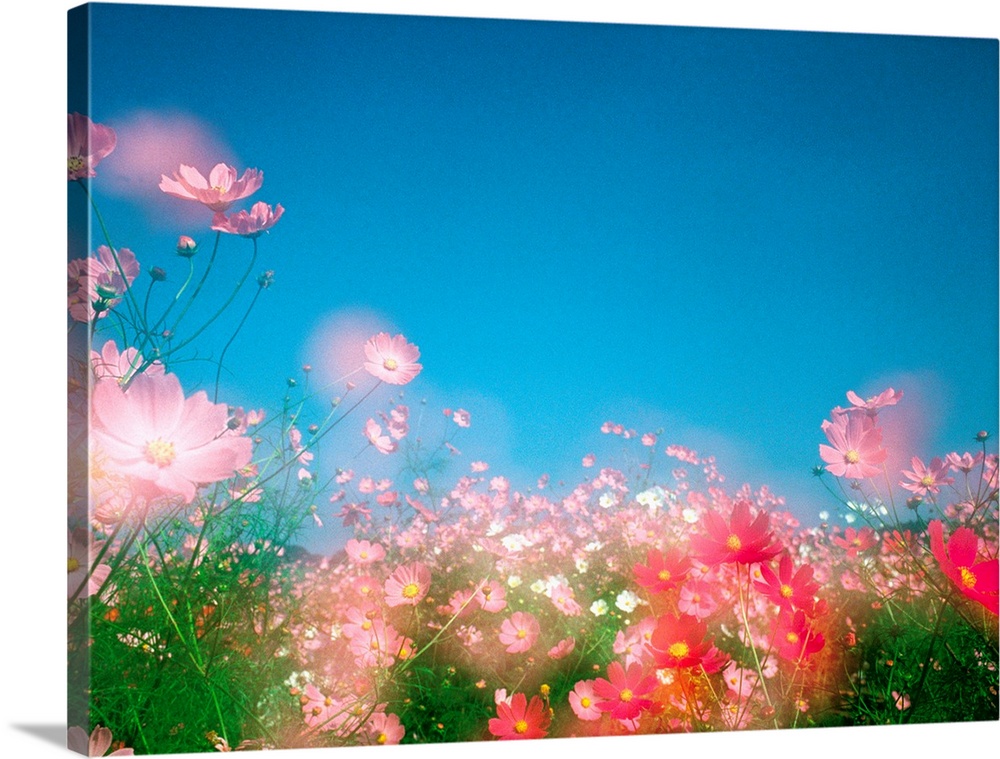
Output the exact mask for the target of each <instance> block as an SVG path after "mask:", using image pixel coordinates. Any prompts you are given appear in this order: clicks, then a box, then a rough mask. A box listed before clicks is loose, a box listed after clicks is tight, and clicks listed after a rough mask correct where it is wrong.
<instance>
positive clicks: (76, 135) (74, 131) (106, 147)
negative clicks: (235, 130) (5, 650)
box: [66, 113, 118, 732]
mask: <svg viewBox="0 0 1000 759" xmlns="http://www.w3.org/2000/svg"><path fill="white" fill-rule="evenodd" d="M67 126H68V132H69V135H68V137H69V139H68V150H67V161H66V164H67V169H68V179H69V180H70V181H72V180H74V179H83V178H84V177H92V176H95V174H94V167H95V166H97V164H99V163H100V162H101V161H102V160H103V159H104V158H107V157H108V155H110V154H111V151H113V150H114V149H115V144H116V143H117V141H118V138H117V136H116V135H115V130H114V129H112V128H111V127H109V126H105V125H104V124H95V123H94V122H92V121H91V120H90V119H89V118H87V117H86V116H84V115H82V114H79V113H70V114H68V115H67ZM95 732H96V731H95Z"/></svg>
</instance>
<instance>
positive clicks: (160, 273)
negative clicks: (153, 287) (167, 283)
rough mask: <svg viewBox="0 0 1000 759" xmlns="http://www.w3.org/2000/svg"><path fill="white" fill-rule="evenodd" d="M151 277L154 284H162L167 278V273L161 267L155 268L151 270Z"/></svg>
mask: <svg viewBox="0 0 1000 759" xmlns="http://www.w3.org/2000/svg"><path fill="white" fill-rule="evenodd" d="M149 276H150V277H152V279H153V281H154V282H162V281H163V280H165V279H166V278H167V273H166V272H165V271H164V270H163V269H161V268H160V267H159V266H154V267H153V268H152V269H150V270H149Z"/></svg>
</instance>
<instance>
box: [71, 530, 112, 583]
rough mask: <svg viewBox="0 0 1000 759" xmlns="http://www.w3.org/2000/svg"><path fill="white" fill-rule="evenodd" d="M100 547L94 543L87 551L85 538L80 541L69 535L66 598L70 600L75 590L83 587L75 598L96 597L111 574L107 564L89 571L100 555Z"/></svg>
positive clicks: (82, 537) (99, 565)
mask: <svg viewBox="0 0 1000 759" xmlns="http://www.w3.org/2000/svg"><path fill="white" fill-rule="evenodd" d="M100 549H101V545H100V544H98V543H95V544H93V545H91V546H90V547H89V549H88V545H87V539H86V536H85V535H84V536H81V538H80V539H77V538H75V537H74V536H73V535H72V534H69V540H68V552H67V555H68V558H67V562H66V563H67V567H68V575H67V587H68V589H67V592H66V597H67V598H72V597H73V595H74V594H75V593H76V591H77V589H78V588H80V586H81V585H83V589H82V590H80V593H79V594H78V595H77V596H76V597H77V598H89V597H90V596H93V595H97V593H98V592H100V590H101V586H102V585H104V583H105V581H106V580H107V579H108V575H110V574H111V567H110V566H108V565H107V564H98V565H97V566H96V567H94V571H93V572H91V571H90V566H91V564H92V563H93V561H94V560H95V559H96V558H97V555H98V553H100ZM85 581H86V582H85Z"/></svg>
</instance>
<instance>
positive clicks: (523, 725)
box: [514, 719, 528, 735]
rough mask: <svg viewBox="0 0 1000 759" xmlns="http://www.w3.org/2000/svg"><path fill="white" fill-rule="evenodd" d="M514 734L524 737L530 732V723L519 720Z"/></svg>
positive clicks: (515, 725) (515, 724)
mask: <svg viewBox="0 0 1000 759" xmlns="http://www.w3.org/2000/svg"><path fill="white" fill-rule="evenodd" d="M514 732H515V733H517V734H518V735H524V734H525V733H526V732H528V723H527V722H525V721H524V720H523V719H519V720H518V721H517V722H515V723H514Z"/></svg>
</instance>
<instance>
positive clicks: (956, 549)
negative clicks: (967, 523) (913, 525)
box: [927, 519, 1000, 614]
mask: <svg viewBox="0 0 1000 759" xmlns="http://www.w3.org/2000/svg"><path fill="white" fill-rule="evenodd" d="M943 530H944V528H943V525H942V524H941V521H940V520H939V519H935V520H934V521H933V522H931V523H930V524H929V525H927V532H928V533H930V536H931V553H933V554H934V558H935V559H937V561H938V564H939V565H940V566H941V571H942V572H944V573H945V574H946V575H947V576H948V578H949V579H950V580H951V581H952V582H953V583H955V587H957V588H958V589H959V590H960V591H961V592H962V595H964V596H966V597H967V598H971V599H972V600H973V601H975V602H976V603H978V604H982V605H983V606H984V607H986V608H987V609H988V610H989V611H990V612H992V613H993V614H1000V612H998V605H1000V604H998V595H997V593H998V590H1000V563H998V560H997V559H992V560H990V561H981V562H979V563H978V564H977V563H976V552H977V550H978V548H979V538H977V537H976V533H974V532H973V531H972V530H970V529H969V528H968V527H959V528H958V529H957V530H955V531H954V532H953V533H952V534H951V538H950V539H949V540H948V544H947V546H945V542H944V532H943Z"/></svg>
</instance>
